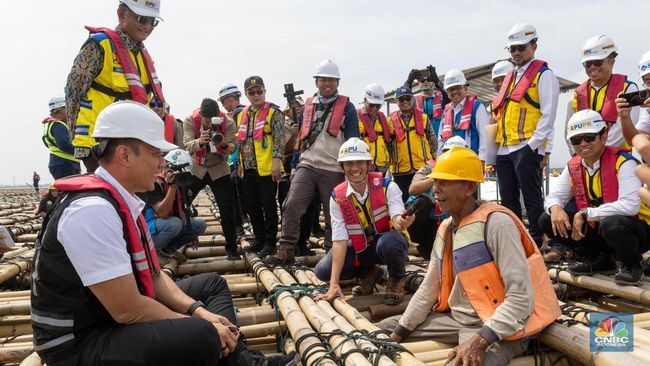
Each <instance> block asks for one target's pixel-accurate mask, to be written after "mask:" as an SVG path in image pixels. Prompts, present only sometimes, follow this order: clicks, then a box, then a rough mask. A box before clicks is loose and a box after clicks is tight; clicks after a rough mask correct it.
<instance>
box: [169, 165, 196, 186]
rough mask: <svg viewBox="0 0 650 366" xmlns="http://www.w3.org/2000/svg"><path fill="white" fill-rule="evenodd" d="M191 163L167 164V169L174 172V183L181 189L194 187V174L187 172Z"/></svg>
mask: <svg viewBox="0 0 650 366" xmlns="http://www.w3.org/2000/svg"><path fill="white" fill-rule="evenodd" d="M189 165H190V163H178V164H171V163H167V167H168V168H169V169H170V170H171V171H172V172H174V181H175V183H176V186H177V187H179V188H187V187H189V186H191V185H192V173H191V172H187V171H185V168H186V167H188V166H189Z"/></svg>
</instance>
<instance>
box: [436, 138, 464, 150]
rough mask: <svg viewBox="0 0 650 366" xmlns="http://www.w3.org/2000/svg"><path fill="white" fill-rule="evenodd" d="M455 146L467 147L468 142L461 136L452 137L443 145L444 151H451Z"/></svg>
mask: <svg viewBox="0 0 650 366" xmlns="http://www.w3.org/2000/svg"><path fill="white" fill-rule="evenodd" d="M454 146H460V147H467V141H465V139H464V138H462V137H460V136H452V137H450V138H448V139H447V141H445V144H444V145H442V151H443V152H445V151H447V150H451V148H452V147H454Z"/></svg>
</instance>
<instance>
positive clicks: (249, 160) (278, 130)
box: [239, 107, 289, 170]
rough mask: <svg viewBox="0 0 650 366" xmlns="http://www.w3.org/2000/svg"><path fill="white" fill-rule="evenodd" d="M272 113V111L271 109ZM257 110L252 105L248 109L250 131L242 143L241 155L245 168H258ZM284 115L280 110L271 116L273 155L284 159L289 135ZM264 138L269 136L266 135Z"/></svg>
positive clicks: (275, 157)
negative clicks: (256, 149) (255, 133)
mask: <svg viewBox="0 0 650 366" xmlns="http://www.w3.org/2000/svg"><path fill="white" fill-rule="evenodd" d="M269 113H271V111H269ZM254 117H255V111H254V110H253V108H252V107H251V108H250V109H249V111H248V120H249V121H250V122H249V123H248V131H247V132H246V136H247V138H246V140H244V142H242V143H241V145H240V147H239V148H240V149H241V155H242V160H243V164H244V170H248V169H257V159H256V158H255V139H254V138H253V132H254V130H255V122H254V121H253V119H254ZM284 131H285V129H284V116H283V115H282V113H281V112H280V111H277V110H276V111H274V112H273V116H272V117H271V139H272V140H273V151H272V152H271V153H272V157H273V158H274V159H284V145H286V143H287V140H288V137H289V136H286V133H285V132H284ZM263 138H264V139H267V138H268V136H266V135H264V137H263Z"/></svg>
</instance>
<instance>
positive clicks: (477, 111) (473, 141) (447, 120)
mask: <svg viewBox="0 0 650 366" xmlns="http://www.w3.org/2000/svg"><path fill="white" fill-rule="evenodd" d="M468 85H469V83H468V82H467V79H466V78H465V74H464V73H463V72H462V71H461V70H457V69H451V70H449V71H447V73H446V74H445V90H446V91H447V95H448V96H449V100H450V103H449V104H447V106H446V107H445V111H444V113H443V114H442V122H441V123H442V124H441V127H440V131H439V133H440V134H439V138H438V146H440V150H441V151H440V153H442V147H443V146H444V145H445V142H446V141H447V140H448V139H449V138H451V137H452V136H459V137H461V138H463V139H465V141H466V142H467V146H469V148H471V149H472V151H474V152H475V153H477V154H478V156H479V158H480V159H481V161H483V162H485V129H486V126H487V125H488V124H490V123H491V120H490V115H489V114H488V112H487V109H485V106H484V105H483V103H481V101H480V100H479V99H478V96H476V95H473V94H467V88H468Z"/></svg>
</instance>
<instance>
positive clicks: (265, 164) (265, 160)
mask: <svg viewBox="0 0 650 366" xmlns="http://www.w3.org/2000/svg"><path fill="white" fill-rule="evenodd" d="M258 112H259V110H258V111H255V115H254V116H253V118H251V119H250V121H249V123H248V128H249V129H250V132H249V133H251V134H252V130H253V128H254V127H255V121H257V113H258ZM277 112H279V111H278V110H277V109H276V108H274V107H273V106H271V107H270V108H269V113H268V114H267V115H266V124H264V138H263V139H262V140H256V139H253V136H248V137H247V138H251V139H253V143H254V145H255V161H256V163H257V174H259V176H260V177H268V176H269V175H271V167H272V166H273V136H272V126H271V120H272V119H273V115H274V114H275V113H277ZM243 114H244V113H243V111H242V112H240V113H237V121H236V122H237V126H239V125H240V124H241V119H242V115H243ZM239 159H240V161H243V157H242V148H241V146H240V147H239ZM243 166H244V164H243V163H242V164H240V165H239V167H240V169H243ZM280 169H282V170H283V171H284V169H283V168H282V166H281V168H280Z"/></svg>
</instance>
